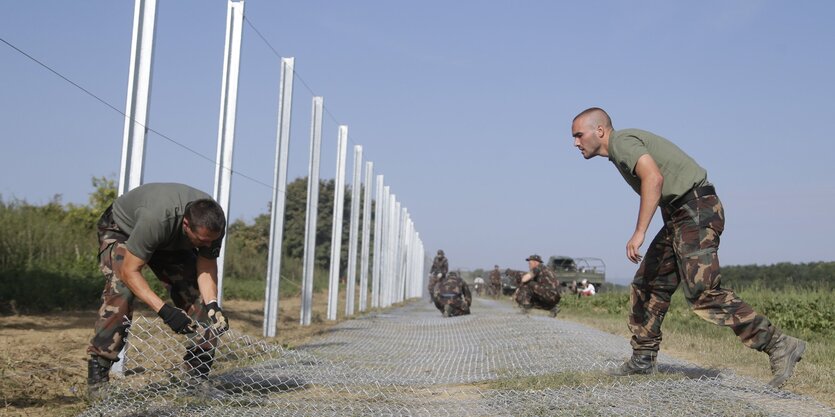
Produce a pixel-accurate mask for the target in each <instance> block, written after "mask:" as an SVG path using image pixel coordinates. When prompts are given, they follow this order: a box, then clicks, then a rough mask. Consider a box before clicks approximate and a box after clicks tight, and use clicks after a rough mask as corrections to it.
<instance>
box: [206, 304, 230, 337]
mask: <svg viewBox="0 0 835 417" xmlns="http://www.w3.org/2000/svg"><path fill="white" fill-rule="evenodd" d="M206 310H208V312H209V313H208V314H209V318H210V319H212V326H211V329H212V330H213V331H214V332H215V334H218V335H221V334H223V333H224V332H225V331H227V330H229V321H227V320H226V316H225V315H224V314H223V310H221V309H220V306H219V305H217V302H216V301H212V302H211V303H209V304H206Z"/></svg>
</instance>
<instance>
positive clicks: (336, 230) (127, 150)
mask: <svg viewBox="0 0 835 417" xmlns="http://www.w3.org/2000/svg"><path fill="white" fill-rule="evenodd" d="M156 3H157V1H156V0H135V9H134V21H133V37H132V45H131V64H130V69H129V77H128V78H129V79H128V94H127V103H126V112H125V130H124V141H123V146H122V163H121V170H120V177H119V190H118V191H119V194H120V195H121V194H123V193H125V192H127V191H129V190H131V189H133V188H136V187H138V186H139V185H141V184H142V182H143V181H142V179H143V174H144V162H145V158H144V146H145V141H146V138H147V132H148V128H147V120H148V113H149V110H150V109H149V100H148V98H149V96H150V91H151V72H152V67H153V51H154V42H155V39H154V38H155V32H156V14H157V7H156ZM243 22H244V1H232V0H229V1H228V3H227V22H226V23H227V24H226V38H225V39H226V46H225V51H224V61H223V62H224V64H223V77H222V85H221V100H220V118H219V122H218V125H219V127H218V144H217V159H216V170H215V184H214V189H213V197H214V198H215V199H216V200H217V201H218V203H220V205H221V206H222V207H223V209H224V211H225V212H226V213H229V203H230V197H231V179H232V178H231V177H232V161H233V158H232V154H233V151H234V139H235V110H236V105H237V90H238V76H239V71H240V55H241V42H242V39H243V36H242V35H243ZM294 67H295V60H294V58H282V59H281V69H280V71H281V80H280V83H279V84H280V86H279V100H278V102H279V109H278V128H277V136H276V154H275V178H274V184H273V195H272V201H273V204H272V205H271V213H270V222H271V229H270V241H269V255H268V263H267V276H266V288H265V303H264V326H263V333H264V336H267V337H274V336H275V335H276V329H277V324H278V321H277V315H278V311H279V306H278V304H279V283H280V276H281V259H282V258H281V242H282V241H283V230H284V214H285V204H286V194H285V190H286V186H287V165H288V152H289V143H290V119H291V114H292V102H293V81H294V73H295V69H294ZM323 112H324V99H323V97H320V96H315V97H313V103H312V110H311V119H312V121H311V127H310V161H309V166H308V188H307V211H306V218H305V239H304V242H305V243H304V255H303V268H302V270H303V272H302V275H303V277H302V295H301V300H302V303H301V314H300V323H301V324H302V325H309V324H310V322H311V316H312V297H313V271H314V255H315V244H316V242H315V239H316V219H317V206H318V199H319V159H320V149H321V140H322V116H323ZM347 144H348V126H345V125H340V126H339V128H338V135H337V167H336V179H335V184H336V185H335V192H334V207H333V210H334V212H333V230H332V234H331V236H332V241H331V258H330V271H329V274H330V275H329V285H328V295H329V297H328V309H327V319H328V320H336V319H337V304H338V294H339V281H340V280H339V278H340V276H341V274H340V272H341V271H340V265H341V264H340V254H341V243H342V239H341V237H342V213H343V204H344V190H345V165H346V164H345V163H346V153H347ZM362 163H363V149H362V146H360V145H355V146H354V158H353V175H352V194H351V209H350V213H351V219H350V232H349V242H348V244H349V250H348V270H347V271H343V272H346V281H347V285H346V296H345V316H346V317H347V316H352V315H354V314H355V305H354V301H355V300H356V299H357V298H358V299H359V311H360V312H363V311H366V310H367V309H368V308H369V303H368V300H367V298H368V295H369V288H368V287H369V284H370V287H371V288H370V295H371V300H370V307H371V308H383V307H388V306H390V305H392V304H394V303H397V302H400V301H403V300H405V299H407V298H414V297H420V296H421V294H422V288H423V285H422V284H423V276H424V272H423V271H424V269H425V259H426V254H425V248H424V246H423V242H422V240H421V238H420V234H419V233H418V232H417V230H416V228H415V225H414V223H413V221H412V219H411V216H410V215H409V212H408V210H407V209H406V208H405V207H403V206H402V204H401V202H400V201H398V199H397V196H396V195H395V194H394V193H392V192H391V189H390V186H388V185H385V183H384V177H383V175H379V174H378V175H377V176H376V181H372V180H374V178H373V172H374V164H373V162H371V161H366V162H365V175H364V176H363V175H362ZM363 177H364V179H363ZM372 188H373V189H374V193H375V194H374V195H375V199H374V201H375V202H376V203H375V205H374V208H373V210H374V222H373V223H374V230H373V238H372V231H371V211H372V207H371V195H372ZM362 190H364V194H363V196H362V197H360V192H361V191H362ZM360 200H362V202H363V206H362V210H361V209H360ZM360 212H362V213H363V216H362V218H360V215H359V214H360ZM360 223H361V224H362V233H361V236H360V231H359V225H360ZM224 239H225V238H224ZM372 240H373V243H372ZM224 243H225V242H224ZM359 245H361V247H360V246H359ZM224 248H225V244H224ZM358 248H360V250H359V251H358ZM358 252H359V254H358ZM358 255H359V258H360V259H359V260H360V262H359V268H357V256H358ZM223 259H224V256H223V253H221V255H220V257H219V258H218V299H219V300H218V301H219V302H222V295H223ZM357 270H359V288H356V282H357Z"/></svg>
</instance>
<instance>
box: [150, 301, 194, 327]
mask: <svg viewBox="0 0 835 417" xmlns="http://www.w3.org/2000/svg"><path fill="white" fill-rule="evenodd" d="M157 314H158V315H159V316H160V318H162V321H164V322H165V324H167V325H168V327H171V330H174V331H175V332H177V333H179V334H189V333H194V332H196V331H197V323H195V322H194V320H192V319H191V317H189V316H188V314H186V312H185V311H183V310H180V309H179V308H177V307H171V306H170V305H168V304H163V305H162V308H161V309H159V312H157Z"/></svg>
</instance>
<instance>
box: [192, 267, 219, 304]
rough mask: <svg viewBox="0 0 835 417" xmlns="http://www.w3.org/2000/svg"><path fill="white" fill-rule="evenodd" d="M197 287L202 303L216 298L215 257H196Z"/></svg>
mask: <svg viewBox="0 0 835 417" xmlns="http://www.w3.org/2000/svg"><path fill="white" fill-rule="evenodd" d="M197 288H198V289H199V290H200V296H201V297H202V298H203V302H204V303H208V302H210V301H212V300H217V259H209V258H204V257H202V256H198V257H197Z"/></svg>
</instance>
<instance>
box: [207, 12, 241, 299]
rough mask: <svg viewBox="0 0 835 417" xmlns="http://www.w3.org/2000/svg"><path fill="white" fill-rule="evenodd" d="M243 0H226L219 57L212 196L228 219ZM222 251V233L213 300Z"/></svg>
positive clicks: (220, 278) (220, 288)
mask: <svg viewBox="0 0 835 417" xmlns="http://www.w3.org/2000/svg"><path fill="white" fill-rule="evenodd" d="M243 21H244V2H243V1H240V2H234V1H231V0H230V1H229V2H228V3H227V9H226V47H225V53H224V60H223V78H222V80H221V89H220V120H219V122H218V135H217V159H216V164H217V166H216V169H215V187H214V194H213V196H214V198H215V200H217V202H218V203H220V206H221V207H222V208H223V212H224V213H226V217H227V226H228V223H229V222H228V219H229V196H230V194H231V190H232V152H233V150H234V149H235V112H236V109H237V103H238V74H239V72H240V64H241V37H242V35H243ZM224 252H226V235H225V234H224V236H223V242H222V249H221V251H220V256H219V257H218V258H217V302H218V304H221V303H222V299H223V259H224Z"/></svg>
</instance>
